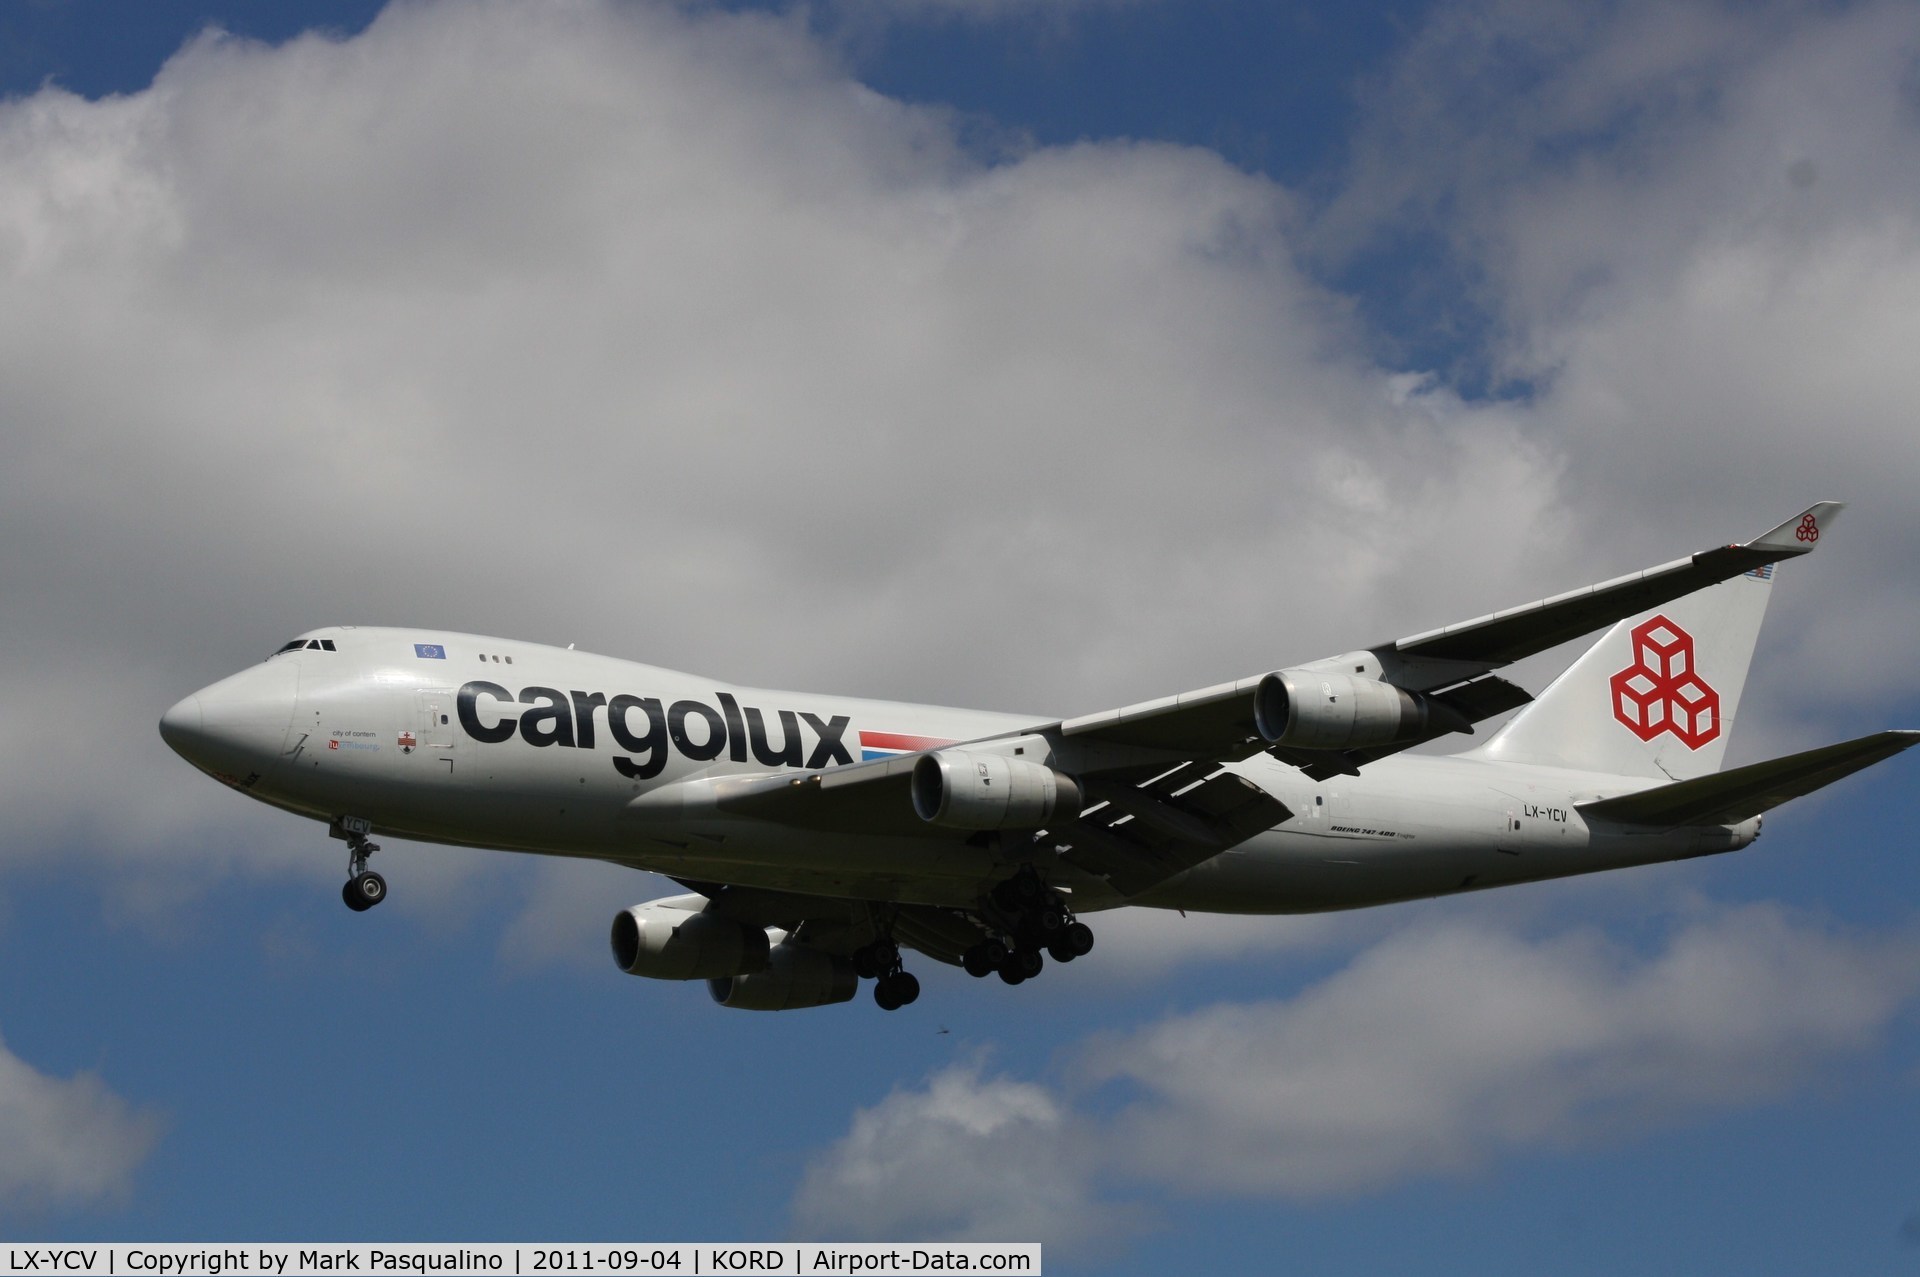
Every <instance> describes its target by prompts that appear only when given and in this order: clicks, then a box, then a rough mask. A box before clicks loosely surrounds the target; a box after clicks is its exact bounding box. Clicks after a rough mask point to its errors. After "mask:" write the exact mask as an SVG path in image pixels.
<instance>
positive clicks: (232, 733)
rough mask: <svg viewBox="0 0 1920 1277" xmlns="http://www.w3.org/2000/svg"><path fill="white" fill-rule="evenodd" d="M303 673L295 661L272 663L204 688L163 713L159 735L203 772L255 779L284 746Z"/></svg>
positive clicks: (225, 777) (230, 777)
mask: <svg viewBox="0 0 1920 1277" xmlns="http://www.w3.org/2000/svg"><path fill="white" fill-rule="evenodd" d="M299 676H300V673H299V667H298V665H296V664H295V663H294V662H292V661H268V662H267V663H265V664H264V665H255V666H253V667H251V668H249V669H245V670H242V671H240V672H239V673H238V674H235V675H234V676H233V677H231V678H224V679H221V680H220V681H219V682H218V683H215V684H213V686H211V687H203V688H201V689H200V690H199V691H197V692H195V693H194V694H193V695H192V696H189V697H186V698H185V699H184V700H182V701H180V703H179V704H177V705H175V706H174V707H173V708H172V709H169V710H168V711H167V712H166V713H165V714H162V715H161V716H160V739H162V740H164V741H166V742H167V744H168V746H169V747H171V748H172V750H173V752H174V753H176V754H178V755H180V756H181V757H182V758H184V759H186V760H187V761H188V762H190V763H192V764H193V765H194V766H195V767H198V768H200V770H202V771H204V772H209V773H211V774H213V775H214V776H218V777H220V778H222V779H224V780H229V781H238V782H242V783H244V782H246V780H247V778H248V777H250V776H251V777H254V778H256V779H257V778H258V777H259V776H261V775H264V774H265V773H266V772H267V769H268V768H270V767H272V766H273V765H274V764H275V763H277V762H279V761H280V755H281V752H282V751H283V750H284V749H285V747H286V741H287V726H288V724H289V723H291V722H292V721H293V708H294V693H295V691H296V690H297V688H298V680H299Z"/></svg>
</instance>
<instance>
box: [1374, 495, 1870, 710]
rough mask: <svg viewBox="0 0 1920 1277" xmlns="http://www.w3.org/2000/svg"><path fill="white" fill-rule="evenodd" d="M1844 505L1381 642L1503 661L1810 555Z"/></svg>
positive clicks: (1489, 665) (1419, 652)
mask: <svg viewBox="0 0 1920 1277" xmlns="http://www.w3.org/2000/svg"><path fill="white" fill-rule="evenodd" d="M1843 508H1845V507H1844V503H1843V502H1839V501H1822V502H1819V503H1818V504H1816V505H1813V506H1810V507H1808V508H1807V509H1806V510H1803V511H1801V512H1800V513H1799V514H1797V515H1795V516H1794V517H1793V518H1791V519H1788V520H1787V521H1786V522H1785V523H1782V524H1780V525H1779V526H1778V527H1776V528H1773V529H1772V530H1771V531H1768V532H1766V533H1764V534H1762V535H1760V536H1757V537H1755V538H1754V539H1753V540H1751V541H1748V542H1745V543H1744V544H1737V545H1722V546H1715V547H1714V548H1713V549H1711V550H1702V551H1700V553H1698V554H1694V555H1691V556H1689V557H1687V558H1684V559H1676V560H1674V561H1673V562H1672V563H1663V564H1661V565H1660V566H1658V567H1652V568H1648V569H1647V570H1646V571H1644V572H1635V573H1632V574H1630V575H1628V576H1622V577H1616V578H1614V579H1613V580H1611V581H1602V582H1601V583H1600V584H1598V585H1590V586H1588V587H1587V588H1586V589H1584V590H1570V591H1568V592H1567V593H1565V594H1556V595H1554V596H1553V597H1552V598H1550V599H1541V600H1540V601H1539V602H1538V603H1528V604H1526V605H1525V606H1523V607H1515V608H1508V609H1506V610H1505V611H1501V612H1494V613H1492V614H1490V615H1488V616H1482V617H1477V618H1475V619H1474V620H1471V621H1462V622H1461V623H1460V624H1458V625H1448V626H1444V627H1442V628H1440V629H1437V630H1428V631H1427V632H1425V633H1424V634H1415V635H1412V636H1411V637H1409V638H1403V639H1400V640H1398V641H1397V642H1394V643H1392V644H1390V645H1388V646H1389V647H1390V648H1391V650H1392V651H1393V652H1394V653H1395V654H1396V655H1398V656H1400V657H1402V658H1411V659H1415V660H1442V661H1465V662H1469V663H1471V664H1473V665H1475V666H1478V667H1480V668H1483V669H1493V668H1496V667H1498V666H1501V665H1506V664H1510V663H1511V662H1513V661H1517V660H1520V659H1521V658H1522V657H1527V656H1532V655H1533V654H1534V653H1536V652H1544V651H1546V650H1547V649H1548V648H1550V647H1558V646H1559V645H1560V644H1562V643H1565V642H1567V641H1568V640H1569V639H1576V638H1579V637H1580V636H1581V635H1582V634H1590V633H1592V632H1593V631H1595V630H1597V629H1600V628H1602V627H1603V626H1608V625H1612V624H1613V623H1614V622H1615V621H1620V620H1624V619H1626V618H1627V617H1629V616H1633V615H1636V614H1637V613H1640V612H1644V611H1646V610H1647V609H1649V608H1655V607H1658V606H1660V605H1661V604H1662V603H1667V602H1671V601H1672V600H1674V599H1677V598H1679V597H1680V596H1682V595H1684V594H1692V593H1693V592H1694V591H1695V590H1703V589H1705V588H1706V587H1707V586H1709V585H1716V584H1718V583H1719V582H1721V581H1727V580H1731V579H1732V578H1734V577H1736V576H1739V575H1740V574H1741V573H1743V572H1751V571H1752V570H1753V569H1755V568H1757V567H1762V566H1764V565H1766V564H1768V563H1773V562H1777V561H1778V560H1780V559H1785V558H1790V557H1792V556H1794V555H1800V554H1807V553H1810V552H1811V551H1812V550H1813V548H1814V547H1815V546H1816V545H1817V544H1819V540H1820V534H1821V533H1822V532H1824V531H1826V530H1828V529H1830V528H1831V527H1832V526H1833V521H1834V519H1835V518H1836V517H1837V516H1838V515H1839V513H1840V511H1841V510H1842V509H1843ZM1376 650H1378V649H1376ZM1396 681H1398V680H1396ZM1436 686H1437V684H1436Z"/></svg>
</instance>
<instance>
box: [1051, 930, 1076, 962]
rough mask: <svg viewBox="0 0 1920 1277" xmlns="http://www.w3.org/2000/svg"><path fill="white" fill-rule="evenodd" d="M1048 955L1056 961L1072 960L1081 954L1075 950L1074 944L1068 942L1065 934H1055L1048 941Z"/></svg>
mask: <svg viewBox="0 0 1920 1277" xmlns="http://www.w3.org/2000/svg"><path fill="white" fill-rule="evenodd" d="M1047 956H1048V957H1049V958H1052V959H1053V960H1054V961H1055V962H1072V961H1073V960H1074V959H1075V958H1077V957H1079V956H1080V955H1079V954H1077V953H1075V952H1074V951H1073V946H1072V945H1070V944H1068V943H1067V938H1066V937H1065V936H1055V937H1054V938H1053V939H1051V940H1049V941H1047Z"/></svg>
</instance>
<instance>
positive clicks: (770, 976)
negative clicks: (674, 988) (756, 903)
mask: <svg viewBox="0 0 1920 1277" xmlns="http://www.w3.org/2000/svg"><path fill="white" fill-rule="evenodd" d="M762 934H763V935H764V934H765V933H764V932H763V933H762ZM859 988H860V977H859V976H857V975H855V974H854V973H853V964H852V963H851V962H849V961H847V959H845V958H838V957H835V956H834V955H833V954H830V953H822V952H820V950H818V949H809V948H807V947H806V946H805V945H799V944H787V943H781V944H777V945H775V946H773V948H772V949H771V950H770V951H768V953H767V960H766V966H765V968H764V969H762V970H759V971H754V972H751V973H749V974H746V975H726V976H716V977H714V978H713V979H711V980H708V981H707V992H709V993H711V994H712V995H713V1000H714V1001H715V1002H718V1003H719V1004H720V1005H721V1006H723V1007H733V1008H735V1009H737V1010H741V1011H797V1010H799V1009H800V1008H801V1007H823V1006H827V1005H830V1004H831V1003H835V1002H846V1001H849V1000H851V999H852V997H853V995H854V994H855V993H856V992H858V991H859Z"/></svg>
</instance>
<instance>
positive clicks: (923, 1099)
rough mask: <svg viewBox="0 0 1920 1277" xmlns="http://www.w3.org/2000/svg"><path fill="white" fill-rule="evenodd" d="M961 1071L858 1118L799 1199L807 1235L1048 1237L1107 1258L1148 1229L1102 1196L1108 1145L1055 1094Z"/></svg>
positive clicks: (978, 1071) (949, 1071)
mask: <svg viewBox="0 0 1920 1277" xmlns="http://www.w3.org/2000/svg"><path fill="white" fill-rule="evenodd" d="M983 1073H984V1068H983V1064H982V1062H980V1061H977V1060H976V1061H974V1062H972V1063H969V1064H959V1065H954V1066H951V1067H949V1068H946V1069H943V1070H942V1071H940V1072H939V1073H936V1074H935V1075H934V1076H933V1077H931V1078H929V1079H928V1080H927V1083H926V1085H925V1087H924V1088H922V1089H919V1090H913V1091H895V1092H894V1093H893V1094H892V1095H889V1096H888V1097H887V1098H886V1099H884V1100H882V1101H881V1102H880V1103H879V1104H877V1105H875V1106H874V1107H873V1108H870V1109H865V1110H862V1111H861V1112H859V1113H857V1114H855V1116H854V1119H853V1128H852V1129H851V1130H850V1131H848V1133H847V1135H846V1138H844V1139H843V1140H841V1141H840V1143H838V1144H837V1145H835V1146H834V1147H833V1148H832V1149H831V1150H830V1151H829V1152H828V1153H827V1154H825V1155H824V1156H823V1157H821V1158H820V1159H818V1160H817V1161H815V1162H814V1163H813V1165H811V1166H810V1167H808V1169H807V1172H806V1175H805V1177H804V1178H803V1179H802V1181H801V1184H800V1189H799V1192H798V1193H797V1195H796V1196H795V1199H794V1206H793V1214H794V1222H795V1226H796V1227H797V1229H798V1230H799V1232H800V1233H802V1234H803V1235H806V1236H821V1237H850V1238H888V1237H926V1238H929V1239H937V1240H942V1241H946V1240H952V1241H1008V1240H1020V1241H1029V1240H1034V1239H1044V1240H1045V1242H1046V1244H1048V1245H1050V1246H1058V1247H1062V1248H1064V1249H1067V1250H1070V1251H1077V1252H1083V1253H1084V1252H1086V1251H1089V1250H1093V1251H1099V1250H1102V1249H1105V1248H1106V1247H1108V1246H1111V1245H1113V1244H1116V1243H1119V1242H1121V1241H1123V1240H1124V1239H1126V1238H1128V1237H1130V1236H1132V1235H1134V1234H1135V1233H1137V1232H1139V1231H1140V1229H1141V1225H1142V1223H1143V1222H1144V1220H1143V1217H1142V1216H1141V1215H1140V1214H1139V1213H1138V1212H1137V1211H1136V1210H1129V1209H1128V1208H1126V1207H1124V1206H1120V1205H1115V1204H1112V1203H1106V1202H1102V1201H1100V1200H1098V1199H1097V1198H1096V1196H1095V1195H1094V1192H1093V1180H1094V1177H1095V1173H1096V1171H1097V1167H1098V1156H1099V1149H1098V1142H1097V1140H1096V1139H1095V1138H1094V1137H1093V1133H1092V1132H1091V1131H1090V1130H1088V1129H1087V1128H1086V1124H1085V1123H1084V1122H1082V1121H1081V1120H1080V1119H1079V1118H1078V1117H1077V1116H1076V1115H1074V1114H1072V1113H1070V1112H1068V1111H1067V1110H1066V1109H1065V1108H1064V1107H1063V1106H1062V1104H1061V1102H1060V1100H1059V1099H1058V1098H1057V1097H1055V1096H1054V1095H1053V1094H1052V1093H1051V1092H1049V1091H1048V1090H1047V1089H1046V1088H1044V1087H1041V1086H1038V1085H1035V1084H1033V1083H1029V1082H1018V1081H1015V1080H1013V1079H1011V1078H1007V1077H1004V1076H1000V1077H987V1076H983Z"/></svg>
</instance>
